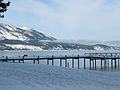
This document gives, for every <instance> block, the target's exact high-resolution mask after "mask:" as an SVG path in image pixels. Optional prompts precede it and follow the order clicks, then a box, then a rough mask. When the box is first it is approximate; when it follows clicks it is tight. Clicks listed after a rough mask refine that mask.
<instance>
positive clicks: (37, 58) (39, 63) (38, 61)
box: [37, 56, 40, 64]
mask: <svg viewBox="0 0 120 90" xmlns="http://www.w3.org/2000/svg"><path fill="white" fill-rule="evenodd" d="M37 60H38V64H40V62H39V56H38V58H37Z"/></svg>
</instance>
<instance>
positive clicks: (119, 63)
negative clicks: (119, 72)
mask: <svg viewBox="0 0 120 90" xmlns="http://www.w3.org/2000/svg"><path fill="white" fill-rule="evenodd" d="M119 65H120V62H119V59H118V68H119Z"/></svg>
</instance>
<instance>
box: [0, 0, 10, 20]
mask: <svg viewBox="0 0 120 90" xmlns="http://www.w3.org/2000/svg"><path fill="white" fill-rule="evenodd" d="M8 6H10V2H7V3H5V2H4V0H0V18H4V15H3V14H1V13H4V12H6V11H7V7H8Z"/></svg>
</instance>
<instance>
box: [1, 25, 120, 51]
mask: <svg viewBox="0 0 120 90" xmlns="http://www.w3.org/2000/svg"><path fill="white" fill-rule="evenodd" d="M90 43H93V44H90ZM0 50H120V47H118V46H117V47H116V46H112V45H110V46H109V45H106V44H105V45H104V43H101V42H99V41H96V43H95V42H94V41H92V42H91V41H88V42H87V41H84V40H81V41H79V42H76V43H75V42H72V41H71V40H69V41H61V40H59V39H56V38H54V37H52V36H48V35H46V34H43V33H41V32H39V31H36V30H34V29H30V28H28V27H15V26H13V25H10V24H2V23H0Z"/></svg>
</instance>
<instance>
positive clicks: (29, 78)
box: [0, 63, 120, 90]
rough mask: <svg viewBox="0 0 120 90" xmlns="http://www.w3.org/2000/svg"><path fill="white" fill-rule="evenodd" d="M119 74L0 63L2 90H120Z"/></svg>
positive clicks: (0, 88) (0, 87)
mask: <svg viewBox="0 0 120 90" xmlns="http://www.w3.org/2000/svg"><path fill="white" fill-rule="evenodd" d="M119 88H120V73H119V72H100V71H89V70H78V69H68V68H61V67H52V66H47V65H40V64H39V65H38V64H28V63H27V64H21V63H20V64H18V63H0V90H119Z"/></svg>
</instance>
